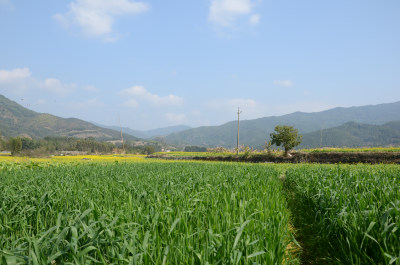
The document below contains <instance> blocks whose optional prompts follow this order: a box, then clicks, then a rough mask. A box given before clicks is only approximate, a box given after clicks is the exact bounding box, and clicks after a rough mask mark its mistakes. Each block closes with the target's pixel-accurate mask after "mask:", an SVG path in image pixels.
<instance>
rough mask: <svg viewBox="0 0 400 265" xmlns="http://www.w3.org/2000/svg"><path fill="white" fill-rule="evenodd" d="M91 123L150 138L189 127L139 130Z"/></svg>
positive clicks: (179, 126)
mask: <svg viewBox="0 0 400 265" xmlns="http://www.w3.org/2000/svg"><path fill="white" fill-rule="evenodd" d="M93 124H95V125H97V126H100V127H102V128H107V129H112V130H116V131H121V129H122V132H123V133H127V134H130V135H132V136H135V137H138V138H142V139H152V138H154V137H162V136H166V135H168V134H171V133H175V132H181V131H184V130H188V129H191V127H190V126H187V125H175V126H168V127H164V128H158V129H153V130H146V131H141V130H133V129H131V128H128V127H122V128H121V127H118V126H107V125H103V124H99V123H96V122H93Z"/></svg>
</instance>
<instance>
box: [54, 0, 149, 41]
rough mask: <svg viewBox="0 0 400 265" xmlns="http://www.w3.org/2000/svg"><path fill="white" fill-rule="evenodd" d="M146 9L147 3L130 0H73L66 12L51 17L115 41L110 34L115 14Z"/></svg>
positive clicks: (139, 11)
mask: <svg viewBox="0 0 400 265" xmlns="http://www.w3.org/2000/svg"><path fill="white" fill-rule="evenodd" d="M148 9H149V6H148V5H147V4H145V3H143V2H137V1H132V0H75V1H74V2H71V3H70V4H69V11H68V12H66V13H64V14H60V13H58V14H55V15H54V16H53V18H54V19H55V20H57V21H58V22H60V23H61V24H63V25H64V26H66V27H69V26H70V25H76V26H78V27H80V28H81V29H82V31H83V33H84V34H85V35H86V36H90V37H98V36H102V37H104V39H105V40H106V41H115V40H116V38H115V37H113V36H110V34H111V33H112V31H113V29H112V27H113V23H114V20H115V17H116V16H121V15H136V14H140V13H143V12H146V11H147V10H148Z"/></svg>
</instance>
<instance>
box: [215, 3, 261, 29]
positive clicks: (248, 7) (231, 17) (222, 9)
mask: <svg viewBox="0 0 400 265" xmlns="http://www.w3.org/2000/svg"><path fill="white" fill-rule="evenodd" d="M254 6H255V4H254V3H253V1H252V0H212V1H211V5H210V12H209V15H208V19H209V21H211V22H212V23H214V24H216V25H218V26H221V27H231V26H233V25H234V24H235V22H236V20H237V19H239V18H240V17H243V16H246V15H250V14H251V12H252V11H253V8H254ZM253 16H256V17H254V18H251V17H250V21H251V20H257V21H256V23H258V22H259V20H260V17H259V15H253ZM257 16H258V17H257Z"/></svg>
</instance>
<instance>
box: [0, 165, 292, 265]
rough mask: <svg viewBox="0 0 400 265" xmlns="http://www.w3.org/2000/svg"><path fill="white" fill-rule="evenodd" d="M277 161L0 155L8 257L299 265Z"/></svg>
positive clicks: (3, 253) (0, 226)
mask: <svg viewBox="0 0 400 265" xmlns="http://www.w3.org/2000/svg"><path fill="white" fill-rule="evenodd" d="M278 175H279V173H278V171H277V170H276V169H275V168H274V167H266V166H263V165H246V164H223V163H191V162H183V163H177V162H174V163H161V162H148V163H141V162H136V163H119V164H114V163H99V162H86V163H64V164H59V165H53V164H51V163H50V164H46V165H44V166H40V164H31V165H27V166H24V165H22V166H21V165H20V166H18V167H12V166H10V165H3V167H1V164H0V264H27V263H29V264H49V263H51V264H68V263H69V264H98V263H99V264H111V263H113V264H296V263H298V261H297V259H296V258H295V257H292V256H291V252H290V251H288V249H290V247H288V246H289V245H293V244H292V243H291V242H292V235H291V232H290V231H289V227H290V225H289V219H290V218H289V211H288V209H287V203H286V200H285V198H284V197H283V193H282V186H281V185H280V183H279V180H278Z"/></svg>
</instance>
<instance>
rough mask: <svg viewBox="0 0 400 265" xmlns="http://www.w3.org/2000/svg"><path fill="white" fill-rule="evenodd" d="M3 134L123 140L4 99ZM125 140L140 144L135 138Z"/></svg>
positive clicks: (1, 99) (0, 125) (0, 113)
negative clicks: (135, 141)
mask: <svg viewBox="0 0 400 265" xmlns="http://www.w3.org/2000/svg"><path fill="white" fill-rule="evenodd" d="M0 133H1V134H2V135H3V136H6V137H12V136H29V137H31V138H43V137H45V136H69V137H76V138H87V137H93V138H95V139H97V140H119V139H121V135H120V132H118V131H115V130H111V129H105V128H101V127H98V126H96V125H93V124H91V123H89V122H86V121H83V120H79V119H75V118H68V119H64V118H60V117H57V116H54V115H51V114H47V113H38V112H35V111H32V110H29V109H26V108H24V107H23V106H21V105H19V104H18V103H16V102H14V101H11V100H9V99H8V98H6V97H4V96H3V95H0ZM124 139H127V140H136V139H137V138H135V137H133V136H131V135H125V136H124Z"/></svg>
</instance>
